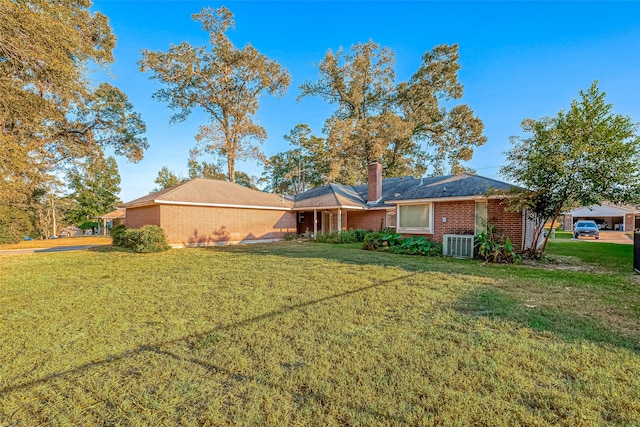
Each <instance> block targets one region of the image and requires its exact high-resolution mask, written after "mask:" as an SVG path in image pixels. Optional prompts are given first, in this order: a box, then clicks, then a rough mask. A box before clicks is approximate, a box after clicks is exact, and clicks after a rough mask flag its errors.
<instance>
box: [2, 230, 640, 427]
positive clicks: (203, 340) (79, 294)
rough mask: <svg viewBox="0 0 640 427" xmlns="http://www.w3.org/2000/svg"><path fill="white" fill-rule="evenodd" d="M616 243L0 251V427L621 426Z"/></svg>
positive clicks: (622, 275) (622, 364) (636, 359)
mask: <svg viewBox="0 0 640 427" xmlns="http://www.w3.org/2000/svg"><path fill="white" fill-rule="evenodd" d="M632 249H633V248H632V246H631V245H613V244H601V243H590V244H584V242H572V241H554V242H551V243H550V246H549V252H550V257H549V261H548V262H545V263H540V264H536V265H534V266H530V265H523V266H506V265H498V266H496V265H488V264H483V263H479V262H477V261H472V260H456V259H447V258H421V257H411V256H401V255H391V254H387V253H372V252H367V251H363V250H361V249H359V248H358V247H356V246H355V245H352V246H349V245H345V246H337V245H326V244H313V243H298V242H288V243H281V244H269V245H250V246H237V247H224V248H212V249H204V248H201V249H182V250H172V251H168V252H164V253H160V254H132V253H128V252H123V251H121V250H116V249H113V248H99V249H95V250H90V251H82V252H66V253H52V254H29V255H18V256H0V337H2V338H1V340H0V426H3V427H4V426H5V425H11V426H13V425H52V426H57V425H154V426H162V425H166V426H174V425H212V426H213V425H227V424H232V425H318V426H326V425H360V426H371V425H443V426H449V425H486V426H501V425H504V426H512V425H566V426H593V425H612V426H613V425H640V424H639V422H638V420H640V376H639V375H638V372H640V291H639V285H638V283H639V282H638V281H637V280H636V277H635V276H634V275H633V274H632V273H631V272H630V271H631V258H632V256H631V252H632Z"/></svg>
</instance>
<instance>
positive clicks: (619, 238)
mask: <svg viewBox="0 0 640 427" xmlns="http://www.w3.org/2000/svg"><path fill="white" fill-rule="evenodd" d="M579 240H584V241H585V242H607V243H622V244H625V245H633V239H632V238H631V237H629V236H628V235H627V234H626V233H624V232H622V231H602V230H601V231H600V239H599V240H596V239H594V238H593V237H580V239H579Z"/></svg>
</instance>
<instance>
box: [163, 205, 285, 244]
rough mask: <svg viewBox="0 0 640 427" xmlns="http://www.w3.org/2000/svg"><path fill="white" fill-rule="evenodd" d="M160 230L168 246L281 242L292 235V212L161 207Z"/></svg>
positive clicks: (175, 206) (201, 207)
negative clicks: (263, 240)
mask: <svg viewBox="0 0 640 427" xmlns="http://www.w3.org/2000/svg"><path fill="white" fill-rule="evenodd" d="M162 228H163V229H164V231H165V233H166V234H167V240H168V241H169V243H181V244H183V245H188V244H210V243H215V242H239V241H243V240H262V239H282V238H284V236H285V234H286V233H295V232H296V214H295V212H292V211H278V210H266V209H264V210H263V209H260V210H258V209H237V208H217V207H203V206H179V205H163V206H162Z"/></svg>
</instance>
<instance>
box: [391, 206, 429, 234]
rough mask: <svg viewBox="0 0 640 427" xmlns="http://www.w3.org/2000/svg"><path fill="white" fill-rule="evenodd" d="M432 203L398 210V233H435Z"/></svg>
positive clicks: (401, 207) (402, 207) (403, 207)
mask: <svg viewBox="0 0 640 427" xmlns="http://www.w3.org/2000/svg"><path fill="white" fill-rule="evenodd" d="M432 222H433V219H432V209H431V203H427V204H422V205H404V206H400V207H399V208H398V231H400V232H401V233H402V232H406V233H426V234H431V233H433V230H432Z"/></svg>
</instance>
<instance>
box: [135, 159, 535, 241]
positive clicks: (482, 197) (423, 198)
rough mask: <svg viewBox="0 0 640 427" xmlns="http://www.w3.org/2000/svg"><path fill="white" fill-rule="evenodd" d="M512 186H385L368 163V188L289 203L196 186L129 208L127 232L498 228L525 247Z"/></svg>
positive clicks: (205, 237)
mask: <svg viewBox="0 0 640 427" xmlns="http://www.w3.org/2000/svg"><path fill="white" fill-rule="evenodd" d="M512 187H513V186H512V185H511V184H507V183H504V182H501V181H496V180H493V179H489V178H484V177H480V176H477V175H472V174H460V175H450V176H439V177H428V178H413V177H398V178H385V179H382V165H381V164H380V163H378V162H372V163H371V164H370V165H369V170H368V183H367V184H365V185H359V186H348V185H341V184H327V185H325V186H323V187H319V188H315V189H312V190H309V191H306V192H304V193H300V194H297V195H295V196H293V197H287V196H280V195H275V194H268V193H263V192H260V191H256V190H250V189H248V188H245V187H242V186H240V185H237V184H233V183H229V182H225V181H214V180H207V179H195V180H192V181H189V182H186V183H184V184H181V185H178V186H176V187H172V188H169V189H166V190H162V191H159V192H156V193H152V194H149V195H147V196H144V197H141V198H139V199H136V200H133V201H131V202H129V203H126V204H125V205H124V207H126V209H127V226H128V227H132V228H135V227H140V226H142V225H145V224H155V225H159V226H161V227H162V228H163V229H164V230H165V232H166V234H167V238H168V240H169V242H170V243H172V244H176V245H188V246H193V245H207V244H224V243H236V242H250V241H271V240H280V239H283V238H284V236H285V235H286V234H287V233H298V234H302V233H309V234H311V233H313V234H314V235H315V234H317V233H326V232H334V231H343V230H348V229H367V230H379V229H381V228H385V227H389V228H395V229H396V230H397V231H398V232H399V233H402V234H403V235H425V236H426V237H428V238H430V239H433V240H438V241H440V242H445V246H446V241H445V240H446V239H449V238H450V237H447V236H459V237H465V238H467V241H468V240H469V239H471V242H472V241H473V236H475V235H477V234H479V233H480V232H482V231H483V230H485V229H486V226H487V225H488V224H489V225H493V226H495V231H496V232H497V233H499V234H502V235H505V236H508V237H510V238H511V240H512V242H513V244H514V247H516V248H519V249H523V248H524V246H525V244H526V240H527V238H526V236H527V234H528V233H527V230H526V221H525V215H524V213H523V212H512V211H509V210H507V209H506V206H505V204H504V196H501V195H500V194H499V193H500V191H506V190H509V189H510V188H512Z"/></svg>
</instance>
